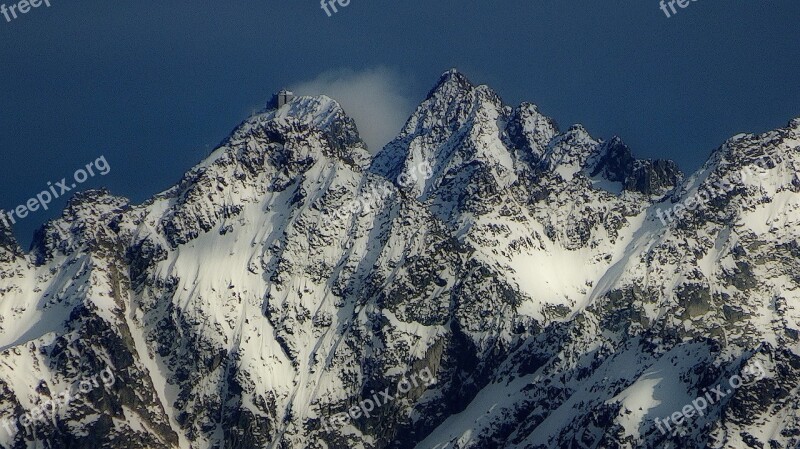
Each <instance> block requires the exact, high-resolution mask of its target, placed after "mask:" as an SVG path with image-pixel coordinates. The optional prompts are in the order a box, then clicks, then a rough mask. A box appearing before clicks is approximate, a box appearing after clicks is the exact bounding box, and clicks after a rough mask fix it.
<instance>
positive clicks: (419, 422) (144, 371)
mask: <svg viewBox="0 0 800 449" xmlns="http://www.w3.org/2000/svg"><path fill="white" fill-rule="evenodd" d="M798 167H800V118H798V119H794V120H792V121H791V122H790V123H789V124H788V125H787V126H786V127H784V128H780V129H776V130H774V131H770V132H767V133H764V134H760V135H754V134H741V135H737V136H734V137H732V138H731V139H729V140H728V141H727V142H725V143H724V144H722V145H721V146H720V147H719V148H717V149H716V150H715V151H713V152H712V154H711V156H710V157H709V159H708V161H707V162H706V163H705V165H704V166H703V167H702V168H701V169H700V170H699V171H697V172H696V173H694V174H692V175H691V176H684V174H683V173H681V171H680V170H679V169H678V166H677V165H676V164H675V163H674V162H671V161H667V160H644V159H637V158H636V157H634V155H633V153H632V151H631V149H630V148H629V147H628V146H626V145H625V143H624V142H623V141H622V139H620V138H619V137H612V138H610V139H608V140H600V139H596V138H594V137H592V136H591V135H590V134H589V133H588V131H587V130H586V129H584V128H583V127H582V126H580V125H573V126H570V127H569V128H567V129H561V128H560V127H559V126H558V124H557V123H556V122H555V121H554V120H552V119H551V118H548V117H547V116H545V115H543V114H542V113H541V112H540V111H539V109H538V108H537V107H536V106H535V105H533V104H530V103H523V104H521V105H518V106H509V105H506V104H505V103H504V102H503V101H502V99H501V98H500V97H499V95H498V94H497V93H495V92H494V91H493V90H492V89H490V88H489V87H487V86H484V85H480V86H476V85H474V84H472V83H471V82H470V81H469V80H468V79H467V78H466V77H465V76H464V75H463V74H461V73H459V72H458V71H456V70H450V71H448V72H446V73H444V74H443V75H442V77H441V78H440V79H439V81H438V82H437V84H436V85H435V87H434V88H433V89H432V90H431V91H430V92H429V94H428V95H427V97H426V99H425V100H424V101H423V102H422V103H421V104H420V105H419V106H418V107H417V108H416V110H415V111H414V113H413V114H412V115H411V117H410V118H409V119H408V121H407V122H406V124H405V125H404V126H403V128H402V130H401V132H400V134H399V135H398V136H397V137H396V138H395V139H394V140H393V141H391V142H390V143H389V144H388V145H386V146H385V147H384V148H383V149H381V150H380V151H378V152H377V153H376V154H374V155H372V154H371V153H370V151H368V148H367V146H366V144H365V143H364V142H363V141H362V139H361V138H360V137H359V132H358V129H357V127H356V124H355V122H354V121H353V120H352V119H351V118H349V117H348V116H347V115H346V113H345V111H344V110H343V109H342V107H341V106H340V105H339V104H338V103H337V102H336V101H335V100H333V99H331V98H328V97H326V96H317V97H297V98H294V99H293V100H291V101H290V102H289V103H288V104H286V105H283V106H282V107H280V108H269V107H268V108H267V109H265V110H264V111H262V112H260V113H257V114H255V115H253V116H251V117H249V118H248V119H247V120H245V121H244V122H243V123H241V124H240V125H239V126H237V127H236V128H235V129H234V131H233V132H232V133H231V134H230V136H228V137H227V138H226V139H225V140H224V141H223V142H222V143H221V144H220V145H219V146H218V147H217V148H216V149H215V150H214V151H213V152H212V153H211V154H210V155H209V156H208V157H207V158H206V159H205V160H203V161H202V162H200V163H199V164H198V165H197V166H195V167H194V168H192V169H191V170H189V171H188V172H187V173H186V174H185V175H183V177H182V178H181V179H180V181H179V182H178V183H177V184H176V185H175V186H174V187H172V188H170V189H169V190H167V191H165V192H163V193H160V194H158V195H155V196H154V197H153V198H151V199H150V200H148V201H146V202H145V203H143V204H132V203H131V202H130V201H129V200H128V199H126V198H122V197H119V196H115V195H113V194H111V193H110V192H108V191H106V190H92V191H87V192H82V193H79V194H76V195H75V196H74V197H73V198H72V199H71V201H70V202H69V204H68V205H67V207H66V208H65V210H64V211H63V213H62V215H61V216H60V217H59V218H57V219H54V220H51V221H50V222H48V223H47V224H45V225H44V226H43V227H42V228H41V229H40V230H39V231H37V233H36V235H35V238H34V242H33V244H32V246H31V248H30V250H29V251H23V250H22V249H21V248H20V246H19V245H18V244H17V242H16V241H15V239H14V237H13V234H12V230H11V229H9V228H7V227H6V228H0V420H4V421H3V423H4V424H3V425H0V446H2V447H4V448H13V449H18V448H20V449H21V448H42V447H44V448H65V449H66V448H112V449H145V448H147V449H156V448H158V449H161V448H164V449H173V448H174V449H190V448H191V449H206V448H215V449H223V448H225V449H234V448H236V449H239V448H242V449H244V448H246V449H250V448H269V449H301V448H314V449H344V448H365V449H384V448H391V449H406V448H416V449H445V448H447V449H467V448H469V449H495V448H504V449H505V448H508V449H512V448H515V449H523V448H525V449H527V448H535V449H545V448H552V449H557V448H592V449H595V448H681V449H682V448H723V447H725V448H761V449H766V448H770V449H771V448H788V447H798V446H799V445H800V416H799V415H798V411H799V410H800V403H799V402H800V392H798V387H799V385H800V356H799V355H798V354H800V342H799V341H798V338H799V337H800V333H799V332H800V309H799V307H800V290H798V286H800V232H798V221H800V177H798ZM720 186H723V187H724V188H720ZM698 198H701V199H698ZM693 199H694V200H693ZM0 226H4V225H2V224H0ZM754 367H757V368H758V369H759V372H760V373H761V375H760V376H759V378H758V379H757V380H755V381H750V380H751V379H748V382H745V383H744V384H741V385H740V386H736V385H733V383H732V382H730V384H731V385H733V386H735V387H737V388H734V389H730V388H728V389H727V390H726V391H725V392H724V395H723V397H719V396H717V399H718V400H717V401H714V403H711V404H707V407H706V408H704V410H703V411H702V413H695V414H694V416H692V417H688V414H686V413H685V412H683V413H684V415H685V416H686V417H685V418H683V419H675V418H673V420H672V422H671V424H672V425H671V426H669V427H668V428H666V429H665V428H664V426H663V425H662V424H661V423H662V422H664V421H663V420H664V418H668V417H671V416H675V415H674V414H675V413H676V412H681V411H682V410H685V407H686V406H687V405H689V404H692V403H693V401H696V400H697V398H700V397H706V398H709V399H710V398H711V396H706V394H707V393H709V392H710V391H712V390H714V389H715V388H717V386H718V385H723V386H727V385H728V380H729V379H732V377H733V376H741V377H744V374H742V373H748V372H752V370H753V369H754ZM100 373H106V374H107V373H113V378H114V381H113V383H111V382H101V383H98V382H95V383H94V386H93V387H92V388H91V389H89V388H86V389H84V388H83V387H84V386H85V385H84V383H85V379H87V378H91V377H92V376H96V375H98V374H100ZM84 390H90V391H84ZM65 392H67V393H70V394H72V396H73V397H72V400H71V401H68V403H66V402H67V401H61V403H59V404H60V405H53V404H55V403H56V402H54V401H56V398H63V394H64V393H65ZM48 403H49V404H50V405H49V407H48V405H47V404H48ZM369 404H371V409H370V410H366V409H367V408H369V407H367V406H366V405H369ZM37 410H38V411H39V412H40V413H38V415H39V418H38V419H36V418H37V417H36V416H35V415H36V413H32V412H33V411H37ZM31 416H32V417H33V418H34V419H33V422H30V421H31V420H30V419H28V418H29V417H31ZM21 417H25V418H21ZM657 419H660V420H661V421H659V420H657ZM679 421H683V422H682V423H680V425H678V424H677V422H679ZM25 422H28V424H29V425H28V426H25V425H24V424H25Z"/></svg>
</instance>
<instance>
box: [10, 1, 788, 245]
mask: <svg viewBox="0 0 800 449" xmlns="http://www.w3.org/2000/svg"><path fill="white" fill-rule="evenodd" d="M2 1H5V2H6V4H11V1H10V0H0V2H2ZM50 2H51V6H50V7H49V8H48V7H44V6H42V7H39V8H37V9H33V10H31V11H30V12H28V13H27V14H26V15H23V16H20V17H19V18H18V19H16V20H14V21H12V22H10V23H8V22H6V21H5V19H4V18H3V17H2V16H0V64H2V67H1V68H0V86H1V87H0V154H1V155H2V156H1V157H2V159H1V160H2V175H1V176H0V192H2V195H0V208H4V209H12V208H14V207H15V206H16V205H19V204H21V203H23V202H25V201H26V200H27V199H28V198H30V197H33V196H35V195H36V194H37V193H38V192H40V191H41V190H43V189H45V188H46V187H47V182H48V181H53V182H55V181H58V180H60V179H61V178H63V177H70V176H72V173H73V172H74V170H75V169H77V168H80V167H81V166H83V165H85V164H86V163H89V162H91V161H93V160H95V159H96V158H97V157H99V156H100V155H104V156H105V157H106V159H107V160H108V162H109V164H110V165H111V167H112V170H111V172H110V173H109V174H108V175H106V176H104V177H95V178H94V179H90V180H89V181H87V182H86V183H85V184H83V185H82V186H81V187H82V188H93V187H101V186H106V187H108V188H109V189H110V190H111V191H112V192H113V193H115V194H120V195H124V196H128V197H130V198H132V199H133V200H135V201H136V202H141V201H143V200H144V199H146V198H148V197H149V196H151V195H152V194H154V193H157V192H159V191H161V190H164V189H166V188H168V187H169V186H171V185H172V184H173V183H174V182H175V181H177V180H178V179H179V178H180V176H181V175H182V173H183V172H184V171H185V170H186V169H188V168H189V167H191V166H192V165H194V164H195V163H197V162H198V161H199V160H200V159H201V158H202V157H203V155H204V154H205V152H206V151H207V148H208V147H210V146H214V145H215V144H217V143H218V142H219V141H221V140H222V139H223V138H224V137H225V136H226V135H227V134H228V132H229V131H230V130H231V129H232V128H233V127H234V126H235V125H236V124H238V123H239V122H240V121H241V120H242V119H244V118H245V117H246V116H247V115H248V114H249V113H250V111H251V110H252V108H253V107H254V106H257V105H260V104H262V103H264V102H265V101H266V100H267V99H268V98H269V97H270V95H271V93H272V92H274V91H275V90H277V89H278V88H280V87H281V86H284V85H288V86H291V85H296V84H297V83H298V82H300V81H305V80H310V79H313V78H315V77H317V76H318V75H320V74H321V73H323V72H328V71H331V70H340V69H348V70H352V71H355V72H359V71H363V70H370V69H374V68H376V67H384V68H386V69H387V70H389V71H391V72H393V73H396V74H397V75H398V76H397V78H398V79H399V80H401V83H400V84H402V89H403V91H404V92H405V94H406V95H407V96H408V97H409V98H410V99H411V100H413V103H414V104H416V103H418V102H419V101H420V100H422V98H423V97H424V95H425V93H426V92H427V91H428V90H429V89H430V87H431V86H432V85H433V84H434V83H435V82H436V80H437V78H438V76H439V75H440V74H441V72H443V71H444V70H446V69H448V68H449V67H458V68H459V69H460V70H461V71H463V72H464V73H465V74H467V76H469V77H470V78H471V79H472V80H473V81H474V82H477V83H485V84H489V85H490V86H492V87H493V88H494V89H495V90H497V92H498V93H499V94H500V95H501V96H502V97H503V98H504V100H505V101H506V102H508V103H511V104H517V103H519V102H521V101H531V102H533V103H536V104H538V105H539V106H540V108H541V110H542V111H543V112H544V113H545V114H547V115H550V116H552V117H553V118H555V119H556V120H557V121H558V122H559V123H560V124H561V126H562V128H566V127H567V126H569V124H571V123H582V124H584V125H585V126H586V127H587V129H588V130H589V131H590V132H591V133H592V134H593V135H594V136H595V137H598V138H608V137H611V136H612V135H615V134H617V135H620V136H621V137H622V138H623V139H624V140H625V141H626V142H627V143H628V144H629V145H630V146H631V147H632V148H633V151H634V153H635V154H636V155H637V156H640V157H650V158H670V159H674V160H676V161H677V162H678V163H679V164H680V165H681V167H682V168H683V169H684V170H687V171H692V170H695V169H696V168H698V167H699V165H700V164H701V163H702V162H703V161H704V160H705V159H706V157H707V156H708V154H709V152H710V151H711V150H712V149H713V148H715V147H716V146H718V145H719V144H721V143H722V142H723V141H724V140H725V139H726V138H728V137H730V136H731V135H733V134H736V133H739V132H751V131H752V132H761V131H766V130H769V129H773V128H776V127H779V126H783V125H785V124H786V122H788V120H789V119H791V118H793V117H796V116H800V87H799V86H800V43H799V41H798V37H800V33H798V28H799V27H798V24H800V2H797V0H769V1H765V0H735V1H725V2H720V1H717V0H698V1H696V2H692V3H691V4H690V6H689V7H688V8H687V9H685V10H680V11H679V13H678V14H677V15H675V16H673V17H671V18H666V17H665V15H664V13H663V12H662V11H661V10H660V9H659V6H658V1H657V0H619V1H597V0H581V1H569V0H535V1H531V0H524V1H523V0H513V1H512V0H508V1H497V2H477V1H472V2H467V1H450V0H445V1H436V2H431V1H420V0H406V1H379V0H351V2H350V5H349V6H347V7H346V8H341V9H340V11H339V12H338V13H337V14H335V15H334V16H333V17H327V16H326V15H325V13H324V12H323V11H322V9H321V8H320V5H319V2H317V1H315V0H292V1H280V2H276V1H268V0H259V1H255V0H237V1H235V2H218V1H215V2H210V1H197V0H195V1H192V2H190V1H178V0H162V1H149V0H145V1H137V2H130V1H119V2H117V1H114V2H109V1H99V0H81V1H75V0H69V1H67V0H50ZM401 126H402V123H398V124H397V129H398V130H399V128H400V127H401ZM53 206H54V207H55V208H56V209H60V208H62V207H63V202H56V203H54V204H53ZM51 212H52V211H51ZM51 216H52V214H48V213H46V212H45V213H43V212H41V211H38V212H35V213H33V214H32V215H31V216H29V217H27V218H25V219H24V220H22V221H21V222H20V223H19V224H18V225H17V226H16V233H17V235H18V236H19V237H20V239H21V240H22V241H23V242H24V244H25V245H27V243H28V241H29V240H30V236H31V234H32V233H33V230H34V229H35V228H36V227H38V226H40V225H41V224H42V223H43V222H44V221H45V220H46V219H48V218H51Z"/></svg>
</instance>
